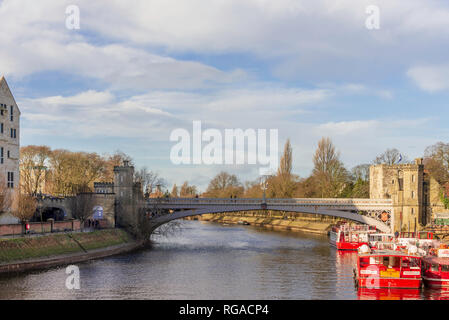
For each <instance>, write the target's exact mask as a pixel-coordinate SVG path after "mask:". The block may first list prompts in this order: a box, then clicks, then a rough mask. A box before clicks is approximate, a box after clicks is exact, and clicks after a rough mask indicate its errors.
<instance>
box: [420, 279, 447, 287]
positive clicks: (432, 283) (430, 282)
mask: <svg viewBox="0 0 449 320" xmlns="http://www.w3.org/2000/svg"><path fill="white" fill-rule="evenodd" d="M423 279H424V285H425V286H426V287H429V288H435V289H438V288H449V279H437V278H430V277H426V276H423Z"/></svg>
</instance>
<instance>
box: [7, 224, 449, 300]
mask: <svg viewBox="0 0 449 320" xmlns="http://www.w3.org/2000/svg"><path fill="white" fill-rule="evenodd" d="M355 258H356V254H355V253H351V252H349V253H339V252H337V251H336V250H335V249H334V248H332V247H330V246H329V244H328V239H327V237H326V236H315V235H306V234H302V233H286V232H275V231H264V230H262V229H259V228H253V227H247V226H235V225H232V226H223V225H219V224H214V223H206V222H199V221H182V222H181V230H180V231H179V232H177V233H175V234H174V235H171V236H169V237H155V238H154V245H153V246H152V247H151V248H148V249H145V250H140V251H137V252H133V253H129V254H124V255H120V256H114V257H110V258H106V259H102V260H93V261H89V262H85V263H80V264H78V267H79V270H80V286H81V288H80V289H79V290H68V289H67V288H66V286H65V282H66V278H67V275H66V273H65V270H66V269H65V267H64V268H61V267H60V268H53V269H49V270H45V271H36V272H32V273H26V274H20V275H15V276H2V277H0V299H88V300H92V299H230V300H234V299H264V300H265V299H319V300H322V299H332V300H333V299H338V300H347V299H440V298H443V299H444V298H446V299H448V298H449V293H446V292H444V293H441V292H440V291H432V290H427V289H426V290H422V291H409V290H399V291H394V292H392V291H368V292H360V291H357V290H356V289H355V287H354V281H353V275H352V272H353V271H352V270H353V268H354V264H355Z"/></svg>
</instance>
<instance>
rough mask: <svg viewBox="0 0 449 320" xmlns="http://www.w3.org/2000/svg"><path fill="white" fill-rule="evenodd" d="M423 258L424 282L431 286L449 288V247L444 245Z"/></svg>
mask: <svg viewBox="0 0 449 320" xmlns="http://www.w3.org/2000/svg"><path fill="white" fill-rule="evenodd" d="M422 260H423V268H422V269H423V280H424V284H425V285H426V286H427V287H430V288H449V248H448V247H447V246H444V245H442V246H441V247H440V248H438V249H434V250H432V251H431V252H430V254H429V255H427V256H425V257H424V258H423V259H422Z"/></svg>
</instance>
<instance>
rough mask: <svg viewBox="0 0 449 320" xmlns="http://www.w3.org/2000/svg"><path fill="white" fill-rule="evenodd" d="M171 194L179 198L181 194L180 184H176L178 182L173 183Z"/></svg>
mask: <svg viewBox="0 0 449 320" xmlns="http://www.w3.org/2000/svg"><path fill="white" fill-rule="evenodd" d="M170 196H171V197H172V198H177V197H178V196H179V194H178V186H177V185H176V183H175V184H174V185H173V189H172V190H171V193H170Z"/></svg>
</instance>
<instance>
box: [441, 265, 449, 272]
mask: <svg viewBox="0 0 449 320" xmlns="http://www.w3.org/2000/svg"><path fill="white" fill-rule="evenodd" d="M441 271H442V272H449V265H441Z"/></svg>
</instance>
